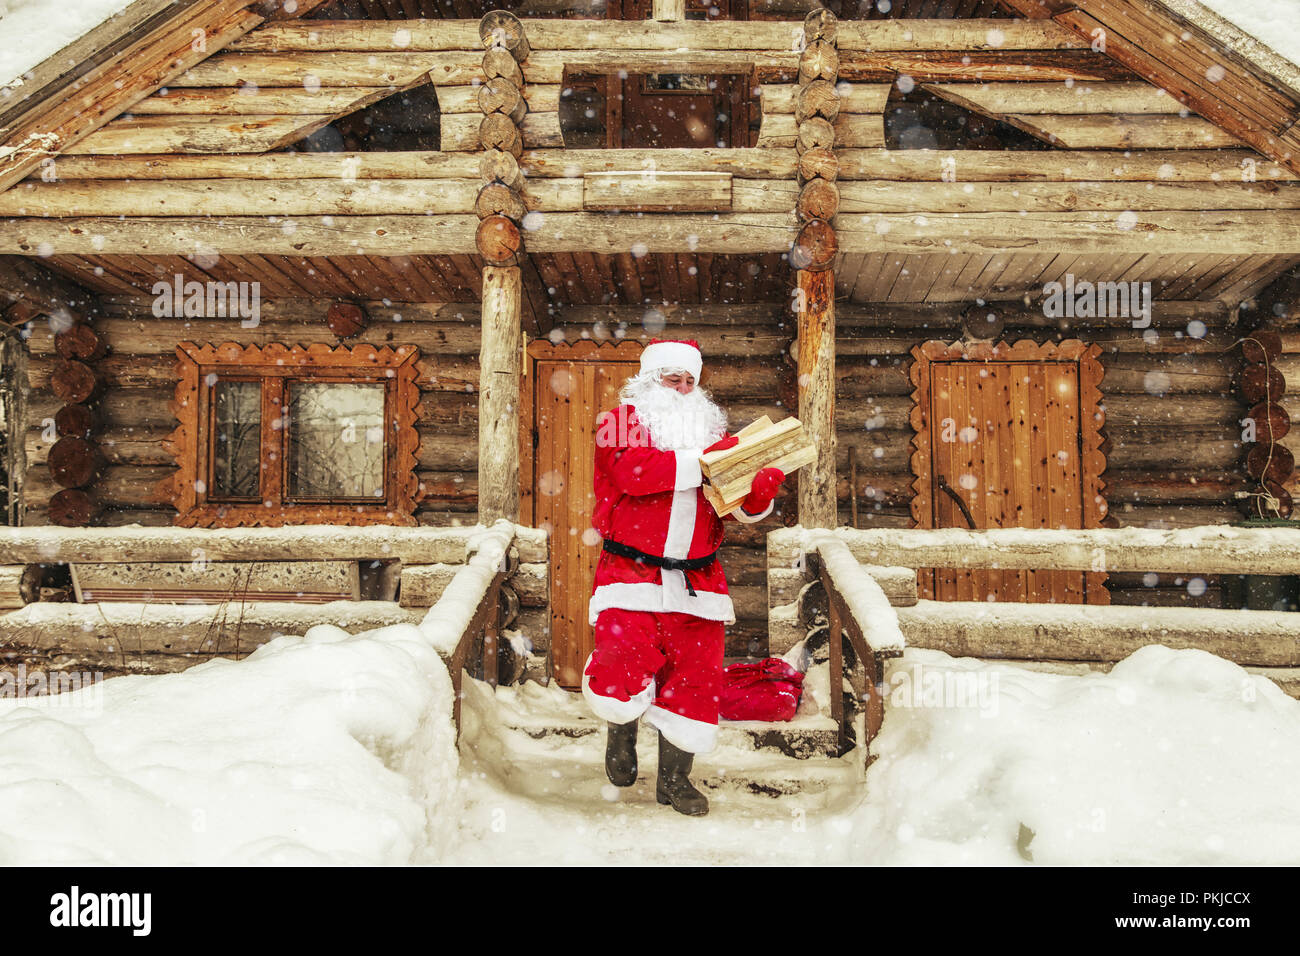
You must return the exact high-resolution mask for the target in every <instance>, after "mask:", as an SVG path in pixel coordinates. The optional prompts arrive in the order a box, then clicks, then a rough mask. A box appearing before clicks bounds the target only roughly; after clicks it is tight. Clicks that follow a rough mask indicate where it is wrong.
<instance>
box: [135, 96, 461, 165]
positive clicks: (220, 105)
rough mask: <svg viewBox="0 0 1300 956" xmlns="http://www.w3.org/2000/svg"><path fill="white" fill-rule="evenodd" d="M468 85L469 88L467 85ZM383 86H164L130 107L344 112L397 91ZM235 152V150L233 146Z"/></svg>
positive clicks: (144, 110) (147, 110)
mask: <svg viewBox="0 0 1300 956" xmlns="http://www.w3.org/2000/svg"><path fill="white" fill-rule="evenodd" d="M466 89H469V88H468V87H466ZM397 91H398V88H397V87H395V86H382V87H349V88H337V87H316V88H313V89H304V88H303V87H302V86H297V87H288V88H282V87H272V88H269V89H267V88H263V87H254V86H239V87H230V88H224V89H223V88H215V87H213V88H203V87H192V88H190V89H184V88H178V89H171V88H168V89H162V90H159V91H158V92H157V93H154V94H153V95H152V96H147V97H145V98H144V99H142V100H141V101H140V102H139V103H136V104H135V105H134V106H132V107H131V114H132V115H133V116H173V115H196V114H208V115H218V116H244V115H248V114H254V115H261V116H267V115H273V114H280V113H284V114H294V115H302V114H321V113H329V114H341V113H346V112H351V111H353V110H357V109H360V108H361V107H362V106H365V105H367V104H369V103H373V102H376V101H377V100H380V99H383V98H384V97H386V96H390V95H391V94H393V93H396V92H397ZM232 152H233V150H232Z"/></svg>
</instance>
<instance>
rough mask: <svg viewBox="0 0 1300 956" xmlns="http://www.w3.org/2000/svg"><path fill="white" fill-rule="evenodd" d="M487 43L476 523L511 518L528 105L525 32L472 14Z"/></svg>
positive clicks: (496, 17) (513, 21)
mask: <svg viewBox="0 0 1300 956" xmlns="http://www.w3.org/2000/svg"><path fill="white" fill-rule="evenodd" d="M479 37H480V38H481V39H482V41H483V45H484V47H486V48H487V50H486V52H485V53H484V54H483V73H484V75H485V76H486V77H487V82H485V83H484V84H483V86H482V87H480V88H479V93H478V102H479V108H480V109H481V110H482V111H483V122H482V125H481V126H480V127H479V145H480V146H481V147H482V148H483V149H484V150H485V152H484V154H483V159H482V162H481V163H480V164H479V171H480V173H481V174H482V176H483V180H484V183H483V187H482V188H481V189H480V190H479V194H478V199H477V201H476V203H475V211H476V212H477V213H478V216H479V219H480V222H479V228H478V234H477V237H476V238H477V245H478V251H479V254H480V255H481V256H483V258H484V259H485V260H486V261H487V262H488V265H486V266H484V267H483V318H482V340H481V343H480V348H479V404H478V514H479V520H480V521H481V522H483V523H484V524H491V523H492V522H493V521H496V520H497V519H498V518H507V519H509V520H511V521H518V520H519V389H520V378H519V373H520V360H521V359H520V350H521V346H522V344H523V340H522V335H523V333H522V328H521V320H522V306H523V282H522V277H521V275H520V272H519V259H520V256H521V255H522V254H523V238H522V235H521V233H520V231H519V226H520V223H521V222H522V221H523V218H524V213H525V212H526V209H525V207H524V201H523V198H522V197H521V196H520V189H521V188H522V186H523V176H522V174H521V173H520V171H519V157H520V155H521V154H522V153H523V134H522V132H521V129H520V124H521V123H522V122H523V119H524V116H525V115H526V114H527V112H528V104H527V103H526V102H525V100H524V82H523V70H522V69H521V68H520V66H519V64H520V63H522V62H523V61H524V60H525V59H527V58H528V53H529V45H528V38H527V37H526V36H524V28H523V24H521V23H520V22H519V19H518V18H517V17H515V16H514V15H513V14H511V13H507V12H505V11H503V10H493V11H492V12H491V13H488V14H487V15H485V16H484V17H483V19H482V20H480V21H479Z"/></svg>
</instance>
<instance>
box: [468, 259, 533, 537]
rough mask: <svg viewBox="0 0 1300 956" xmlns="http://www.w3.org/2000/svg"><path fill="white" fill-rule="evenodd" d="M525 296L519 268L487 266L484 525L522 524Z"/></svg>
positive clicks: (482, 377)
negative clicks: (503, 521)
mask: <svg viewBox="0 0 1300 956" xmlns="http://www.w3.org/2000/svg"><path fill="white" fill-rule="evenodd" d="M522 296H523V283H522V282H521V281H520V275H519V267H518V266H506V267H500V266H484V268H483V331H482V342H481V345H480V347H479V393H478V515H479V521H481V522H483V523H484V524H491V523H492V522H493V521H496V520H497V519H498V518H508V519H509V520H511V521H518V520H519V387H520V385H519V371H520V351H521V349H520V345H521V336H522V330H521V328H520V317H521V308H520V306H521V302H522Z"/></svg>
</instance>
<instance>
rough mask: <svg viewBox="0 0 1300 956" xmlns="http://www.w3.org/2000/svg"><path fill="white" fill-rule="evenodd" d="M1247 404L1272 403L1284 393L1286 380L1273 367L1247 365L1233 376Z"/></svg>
mask: <svg viewBox="0 0 1300 956" xmlns="http://www.w3.org/2000/svg"><path fill="white" fill-rule="evenodd" d="M1235 378H1236V380H1237V388H1238V390H1239V391H1240V392H1241V396H1242V398H1244V399H1245V400H1246V401H1247V402H1251V403H1258V402H1274V401H1277V399H1278V398H1279V397H1280V396H1281V395H1282V394H1283V393H1284V392H1285V391H1286V379H1285V378H1283V377H1282V373H1281V372H1280V371H1278V369H1277V367H1276V366H1274V365H1271V364H1270V365H1247V366H1245V367H1244V368H1242V369H1241V371H1240V372H1238V373H1237V375H1236V376H1235Z"/></svg>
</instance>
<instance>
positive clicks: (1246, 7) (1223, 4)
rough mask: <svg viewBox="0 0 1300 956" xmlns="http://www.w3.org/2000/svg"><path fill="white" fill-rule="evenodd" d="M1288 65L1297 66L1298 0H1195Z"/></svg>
mask: <svg viewBox="0 0 1300 956" xmlns="http://www.w3.org/2000/svg"><path fill="white" fill-rule="evenodd" d="M1199 2H1200V4H1201V6H1204V7H1208V8H1209V9H1210V10H1213V11H1214V12H1215V13H1217V14H1218V15H1219V16H1221V17H1223V18H1224V19H1225V20H1227V21H1228V22H1230V23H1232V24H1234V25H1236V26H1238V27H1240V28H1241V29H1242V30H1243V31H1244V32H1245V33H1248V34H1249V35H1250V36H1252V37H1254V38H1256V39H1257V40H1259V41H1260V42H1261V43H1262V44H1264V45H1265V46H1266V47H1268V48H1270V49H1272V50H1273V52H1275V53H1278V54H1280V55H1282V56H1284V57H1286V58H1287V59H1288V60H1290V61H1291V62H1292V63H1295V64H1300V0H1199Z"/></svg>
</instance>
